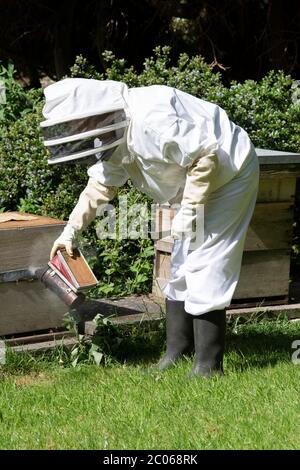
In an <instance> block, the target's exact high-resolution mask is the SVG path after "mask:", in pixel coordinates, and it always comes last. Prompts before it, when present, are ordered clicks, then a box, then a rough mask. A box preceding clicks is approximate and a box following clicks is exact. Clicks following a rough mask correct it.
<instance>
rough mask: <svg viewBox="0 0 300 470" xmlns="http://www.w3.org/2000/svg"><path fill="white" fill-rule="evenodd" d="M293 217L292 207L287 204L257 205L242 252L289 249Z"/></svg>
mask: <svg viewBox="0 0 300 470" xmlns="http://www.w3.org/2000/svg"><path fill="white" fill-rule="evenodd" d="M293 217H294V211H293V206H292V205H291V203H289V202H276V203H266V204H263V203H257V204H256V206H255V210H254V214H253V217H252V220H251V223H250V226H249V229H248V232H247V237H246V241H245V247H244V251H255V250H275V249H284V248H289V247H290V246H291V238H292V224H293Z"/></svg>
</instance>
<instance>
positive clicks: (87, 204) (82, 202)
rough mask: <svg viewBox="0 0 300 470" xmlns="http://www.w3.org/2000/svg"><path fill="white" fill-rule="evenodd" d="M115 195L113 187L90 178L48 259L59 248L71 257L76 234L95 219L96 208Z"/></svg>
mask: <svg viewBox="0 0 300 470" xmlns="http://www.w3.org/2000/svg"><path fill="white" fill-rule="evenodd" d="M115 193H116V188H115V187H114V186H105V185H103V184H101V183H99V182H98V181H97V180H96V179H95V178H90V179H89V181H88V184H87V186H86V187H85V189H84V190H83V191H82V193H81V194H80V197H79V201H78V202H77V204H76V206H75V208H74V209H73V211H72V212H71V214H70V217H69V222H68V224H67V225H66V227H65V228H64V230H63V232H62V234H61V235H60V236H59V237H58V239H57V240H55V242H54V245H53V248H52V250H51V254H50V259H51V258H52V257H53V256H55V254H56V252H57V250H58V249H59V248H65V249H66V251H67V253H68V254H69V255H70V256H72V246H73V243H74V240H75V237H76V235H77V234H78V233H80V232H81V231H82V230H84V229H85V228H86V227H87V226H88V225H89V224H90V223H91V222H92V220H94V218H95V217H96V213H97V208H98V207H99V206H100V205H101V204H106V203H107V202H109V201H110V200H111V199H113V197H114V195H115Z"/></svg>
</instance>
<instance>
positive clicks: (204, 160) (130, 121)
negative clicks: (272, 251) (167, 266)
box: [42, 79, 258, 375]
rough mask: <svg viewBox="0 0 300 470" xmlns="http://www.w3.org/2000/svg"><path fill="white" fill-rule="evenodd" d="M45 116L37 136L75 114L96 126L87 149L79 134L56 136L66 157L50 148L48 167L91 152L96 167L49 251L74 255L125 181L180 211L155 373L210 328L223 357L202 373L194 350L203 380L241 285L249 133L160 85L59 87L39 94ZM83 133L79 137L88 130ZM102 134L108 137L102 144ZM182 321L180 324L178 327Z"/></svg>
mask: <svg viewBox="0 0 300 470" xmlns="http://www.w3.org/2000/svg"><path fill="white" fill-rule="evenodd" d="M47 90H48V91H47ZM47 95H48V99H47ZM44 116H45V117H46V121H45V122H44V123H42V126H43V129H46V130H47V129H48V130H49V129H50V131H51V128H52V127H55V125H56V124H57V122H59V124H60V125H61V124H62V123H65V122H70V121H74V120H75V121H76V119H79V120H80V119H82V116H83V117H86V116H89V117H90V116H93V124H94V125H95V129H94V128H91V127H89V128H88V131H87V137H88V142H86V134H83V136H82V134H80V132H78V129H77V128H76V129H77V130H75V137H74V136H73V137H72V135H73V134H74V132H73V131H72V129H67V131H66V132H69V135H67V134H66V133H65V134H64V137H63V139H65V140H63V144H65V143H66V142H67V145H68V148H67V149H66V148H65V147H64V145H63V148H61V147H60V146H59V144H61V142H60V141H59V139H58V144H57V136H54V137H55V138H56V148H54V151H53V152H52V160H51V159H50V160H49V163H52V162H54V163H55V160H56V162H63V161H64V158H65V155H67V158H68V159H69V160H76V159H80V158H84V157H85V156H86V154H88V155H89V156H90V155H92V156H93V158H94V162H93V163H94V164H93V165H92V166H90V167H89V169H88V175H89V177H90V179H89V183H88V185H87V187H86V189H85V190H84V191H83V193H82V194H81V196H80V199H79V202H78V204H77V206H76V207H75V209H74V211H73V212H72V214H71V215H70V219H69V224H68V225H67V228H66V229H65V231H64V233H63V234H62V236H61V237H60V238H59V239H58V241H57V243H56V244H55V246H54V251H53V253H54V252H55V250H56V249H57V247H59V246H66V248H67V249H71V245H72V240H73V237H74V235H75V233H76V232H78V231H80V230H82V229H84V228H85V227H86V226H87V225H88V223H89V222H90V221H91V220H92V219H93V218H94V217H95V214H96V210H97V207H98V206H99V204H101V203H103V202H105V201H108V200H110V199H111V198H113V196H114V194H115V188H117V187H119V186H122V185H123V184H124V183H125V182H126V181H127V179H128V178H130V179H131V180H132V182H133V183H134V185H135V186H136V187H137V188H139V189H140V190H141V191H142V192H144V193H146V194H147V195H149V196H150V197H152V198H153V199H154V200H155V201H156V202H159V203H163V202H166V201H169V202H171V203H172V202H175V201H176V202H179V203H181V208H180V210H179V211H178V213H177V215H176V216H175V218H174V221H173V225H172V234H173V236H174V238H175V244H174V250H173V253H172V258H171V261H172V279H171V280H170V282H169V283H168V285H167V286H166V287H165V289H164V291H165V293H166V296H167V299H168V300H167V354H166V356H165V357H164V358H163V359H162V361H161V363H160V367H161V368H165V367H166V366H168V365H169V364H170V363H172V362H174V361H175V360H176V359H177V357H178V356H180V355H181V354H182V352H183V350H185V349H188V348H187V347H186V346H190V343H191V335H192V334H193V333H194V335H198V337H199V335H200V337H201V340H202V342H203V334H204V333H203V332H201V331H200V333H199V331H198V332H197V331H196V330H197V328H198V325H202V326H201V330H203V331H204V330H205V327H204V326H203V325H204V324H206V323H207V325H208V326H207V328H209V325H214V326H211V328H213V329H214V328H215V329H217V330H218V331H217V333H218V335H219V336H220V338H219V340H218V341H219V343H220V345H221V343H222V345H221V346H220V348H221V350H220V351H221V352H218V353H215V357H214V361H213V362H214V363H213V364H212V363H211V364H208V365H205V366H202V365H201V364H200V362H202V363H203V357H202V356H203V351H201V350H200V351H199V350H197V347H196V364H195V367H194V369H193V371H194V373H195V374H200V375H210V371H212V372H213V371H214V370H219V371H221V370H222V354H223V333H224V331H223V330H224V329H225V327H224V324H225V317H224V315H225V313H224V309H225V307H227V306H228V305H229V304H230V302H231V298H232V295H233V293H234V289H235V287H236V284H237V282H238V278H239V272H240V267H241V258H242V252H243V245H244V240H245V235H246V231H247V227H248V224H249V222H250V219H251V216H252V213H253V209H254V205H255V200H256V194H257V186H258V162H257V157H256V154H255V150H254V147H253V145H252V143H251V141H250V139H249V137H248V135H247V133H246V132H245V131H244V130H243V129H242V128H240V127H239V126H237V125H235V124H234V123H233V122H231V121H230V120H229V118H228V116H227V114H226V112H225V111H224V110H223V109H221V108H220V107H219V106H217V105H215V104H212V103H209V102H206V101H204V100H201V99H198V98H196V97H194V96H191V95H189V94H187V93H184V92H182V91H179V90H177V89H174V88H170V87H166V86H162V85H154V86H149V87H140V88H132V89H128V88H127V87H126V85H124V84H123V83H119V82H113V81H97V80H87V79H66V80H63V81H62V82H58V83H56V84H54V85H50V87H48V89H46V104H45V108H44ZM78 116H79V117H78ZM95 116H100V119H97V118H95ZM103 117H104V118H105V119H106V121H107V122H104V121H105V119H103ZM102 121H103V122H104V124H103V125H102ZM53 123H54V124H53ZM64 125H65V124H64ZM67 127H68V126H67ZM71 127H72V126H71ZM75 127H76V126H75ZM97 129H98V130H100V132H98V134H99V135H98V134H97ZM107 129H108V130H107ZM83 130H84V132H85V133H86V126H83ZM120 130H121V133H120ZM112 131H113V133H112ZM50 134H51V132H50ZM52 134H53V133H52ZM105 135H107V136H109V139H107V140H105V139H104V136H105ZM95 136H96V137H97V138H98V141H97V142H96V140H95ZM45 138H46V140H47V136H46V137H45ZM93 139H94V140H93ZM84 140H85V142H84V143H83V145H82V144H81V142H83V141H84ZM54 141H55V140H54ZM69 141H71V142H69ZM73 142H76V145H75V146H74V148H73ZM99 142H100V143H99ZM46 145H48V148H49V149H50V150H51V147H55V145H52V144H51V142H49V140H47V141H46ZM77 149H78V150H77ZM82 149H83V151H82ZM107 152H108V153H107ZM81 155H83V156H82V157H81ZM202 204H204V221H202V223H203V224H204V227H203V231H204V239H203V240H201V242H200V241H199V243H198V245H197V242H196V245H195V244H194V245H193V250H191V249H190V248H191V243H190V242H191V234H192V224H193V221H194V219H195V209H197V207H199V206H201V205H202ZM197 222H199V221H198V220H197ZM168 311H169V315H168ZM180 313H181V314H180ZM208 314H210V316H209V318H208V320H207V319H206V316H207V315H208ZM168 317H169V320H170V321H168ZM179 317H180V318H181V324H180V325H179V324H178V325H177V323H178V318H179ZM220 318H222V320H220ZM172 319H173V320H172ZM182 319H184V320H182ZM193 320H194V321H193ZM198 320H204V321H198ZM193 323H194V327H192V326H191V325H192V324H193ZM168 324H169V326H168ZM174 325H175V330H176V329H177V330H181V332H182V331H184V330H186V331H185V333H184V334H183V336H184V337H185V338H184V340H183V341H180V339H178V338H177V339H178V341H175V343H176V344H175V346H174V344H173V345H172V340H171V339H170V338H171V337H173V339H174V338H175V337H176V331H173V332H172V328H173V327H174ZM176 325H177V326H176ZM168 330H169V333H170V334H169V339H170V341H168ZM192 330H193V331H192ZM221 330H222V331H221ZM207 331H208V336H209V330H207ZM177 336H178V335H177ZM181 336H182V335H181ZM198 339H199V338H198ZM195 342H196V336H195ZM173 343H174V341H173ZM195 346H197V345H196V344H195ZM220 348H219V349H220ZM198 349H199V348H198ZM199 361H200V362H199ZM204 362H205V361H204ZM208 362H209V361H208ZM199 364H200V365H199Z"/></svg>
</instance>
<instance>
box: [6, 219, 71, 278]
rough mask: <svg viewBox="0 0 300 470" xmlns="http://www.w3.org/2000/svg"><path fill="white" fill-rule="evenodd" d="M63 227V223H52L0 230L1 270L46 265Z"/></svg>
mask: <svg viewBox="0 0 300 470" xmlns="http://www.w3.org/2000/svg"><path fill="white" fill-rule="evenodd" d="M62 229H63V225H50V226H42V227H32V228H26V229H12V230H0V272H7V271H13V270H19V269H27V268H29V267H41V266H44V265H46V264H47V263H48V261H49V253H50V250H51V247H52V245H53V242H54V240H55V239H56V238H57V237H58V236H59V235H60V233H61V232H62Z"/></svg>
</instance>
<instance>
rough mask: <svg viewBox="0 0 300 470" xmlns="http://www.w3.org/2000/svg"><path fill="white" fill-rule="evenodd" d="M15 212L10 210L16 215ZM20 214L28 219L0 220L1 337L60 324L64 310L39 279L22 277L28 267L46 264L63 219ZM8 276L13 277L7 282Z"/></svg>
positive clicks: (62, 225)
mask: <svg viewBox="0 0 300 470" xmlns="http://www.w3.org/2000/svg"><path fill="white" fill-rule="evenodd" d="M7 214H8V213H7ZM8 215H9V214H8ZM18 215H20V213H11V216H12V217H14V216H15V218H18ZM21 215H22V216H25V217H23V218H25V219H26V217H28V219H29V220H9V221H6V222H2V223H0V337H1V336H3V335H10V334H16V333H24V332H30V331H37V330H45V329H50V328H57V327H60V326H62V325H63V316H64V314H65V313H66V312H67V307H66V306H65V304H64V303H63V302H62V301H61V300H59V299H58V298H57V296H56V295H55V294H53V293H52V292H51V291H49V290H48V289H46V288H45V287H44V286H43V285H42V284H41V283H40V282H39V281H38V280H30V279H27V280H22V272H23V271H26V270H28V268H30V267H32V268H38V267H43V266H47V263H48V261H49V253H50V250H51V247H52V244H53V242H54V240H55V239H56V238H57V237H58V236H59V234H60V233H61V231H62V230H63V228H64V225H65V222H63V221H61V220H56V219H52V218H49V217H42V216H32V215H31V214H24V213H22V214H21ZM33 217H34V218H33ZM10 275H11V276H12V278H14V279H16V280H15V281H13V282H6V279H8V277H9V276H10ZM18 279H19V280H18Z"/></svg>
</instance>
